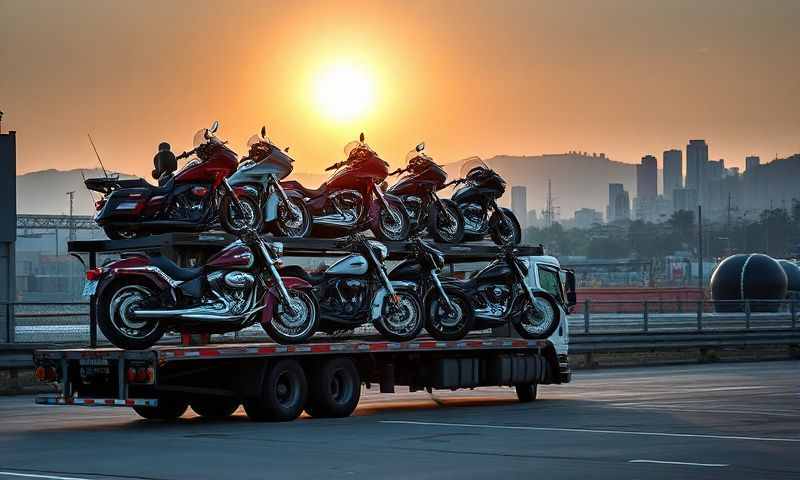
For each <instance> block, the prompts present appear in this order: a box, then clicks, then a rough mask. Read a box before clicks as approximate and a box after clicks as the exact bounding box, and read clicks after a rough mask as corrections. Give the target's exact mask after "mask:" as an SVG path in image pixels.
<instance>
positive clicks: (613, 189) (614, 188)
mask: <svg viewBox="0 0 800 480" xmlns="http://www.w3.org/2000/svg"><path fill="white" fill-rule="evenodd" d="M624 190H625V186H624V185H622V184H621V183H609V184H608V206H607V207H606V221H607V222H613V221H614V218H615V217H616V213H617V212H616V211H615V210H614V201H615V200H614V199H616V198H617V195H619V194H620V193H622V192H623V191H624Z"/></svg>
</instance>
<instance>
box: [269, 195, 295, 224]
mask: <svg viewBox="0 0 800 480" xmlns="http://www.w3.org/2000/svg"><path fill="white" fill-rule="evenodd" d="M284 191H285V192H286V196H287V197H288V198H299V199H300V200H303V195H302V194H301V193H300V192H298V191H297V190H284ZM280 203H281V197H280V195H278V194H277V193H274V192H273V193H271V194H270V195H269V197H267V201H266V202H264V221H265V222H271V221H273V220H276V219H277V218H278V205H280Z"/></svg>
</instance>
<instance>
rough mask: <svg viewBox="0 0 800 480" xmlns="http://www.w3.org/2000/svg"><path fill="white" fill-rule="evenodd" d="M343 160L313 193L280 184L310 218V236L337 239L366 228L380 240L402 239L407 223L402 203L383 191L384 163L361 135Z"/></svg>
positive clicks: (291, 183)
mask: <svg viewBox="0 0 800 480" xmlns="http://www.w3.org/2000/svg"><path fill="white" fill-rule="evenodd" d="M344 153H345V157H346V160H344V161H342V162H338V163H335V164H333V165H331V166H330V167H328V168H326V169H325V171H326V172H327V171H331V170H336V172H335V173H334V174H333V175H332V176H331V177H330V178H329V179H328V181H326V182H325V183H323V184H322V185H321V186H320V187H319V188H317V189H316V190H312V189H308V188H305V187H304V186H302V185H301V184H300V183H298V182H297V181H294V180H292V181H287V182H281V185H282V186H283V188H284V190H286V192H287V193H288V192H298V193H299V194H300V195H302V197H303V198H304V200H305V204H306V206H307V207H308V210H309V211H310V212H311V215H312V218H313V225H312V227H311V233H312V235H314V236H319V237H329V238H330V237H339V236H343V235H347V234H349V233H353V232H357V231H360V230H359V229H360V228H363V227H364V226H366V225H369V227H370V229H371V230H372V232H373V233H374V234H375V237H377V238H379V239H381V240H389V241H392V240H395V241H399V240H405V239H406V238H408V233H409V229H410V222H409V218H408V214H407V213H406V210H405V208H404V206H403V202H402V200H400V199H399V198H397V197H395V196H394V195H389V194H386V193H384V192H383V190H382V188H381V186H380V185H381V182H383V181H384V179H385V178H386V176H387V175H388V174H389V169H388V166H389V165H388V164H387V163H386V162H385V161H383V160H382V159H381V158H380V157H378V154H377V153H375V151H373V150H372V149H371V148H370V147H369V145H367V144H366V143H364V134H363V133H362V134H361V136H360V138H359V140H358V141H354V142H350V143H348V144H347V145H346V146H345V149H344Z"/></svg>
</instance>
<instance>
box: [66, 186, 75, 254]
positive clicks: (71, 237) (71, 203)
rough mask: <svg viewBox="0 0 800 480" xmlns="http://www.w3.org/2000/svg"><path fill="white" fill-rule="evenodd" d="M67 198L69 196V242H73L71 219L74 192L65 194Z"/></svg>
mask: <svg viewBox="0 0 800 480" xmlns="http://www.w3.org/2000/svg"><path fill="white" fill-rule="evenodd" d="M67 196H69V241H70V242H72V241H74V240H75V221H74V220H73V218H72V213H73V207H74V202H75V191H74V190H73V191H71V192H67Z"/></svg>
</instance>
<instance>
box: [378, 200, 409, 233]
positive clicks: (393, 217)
mask: <svg viewBox="0 0 800 480" xmlns="http://www.w3.org/2000/svg"><path fill="white" fill-rule="evenodd" d="M378 215H379V217H378V220H377V226H376V227H374V228H373V230H372V233H374V234H375V237H376V238H378V239H379V240H386V241H389V242H393V241H394V242H401V241H403V240H407V239H408V234H409V233H410V231H411V222H410V221H409V219H408V213H407V212H406V210H405V208H403V207H402V206H398V205H394V204H389V208H388V209H387V208H382V209H381V211H380V213H379V214H378Z"/></svg>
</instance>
